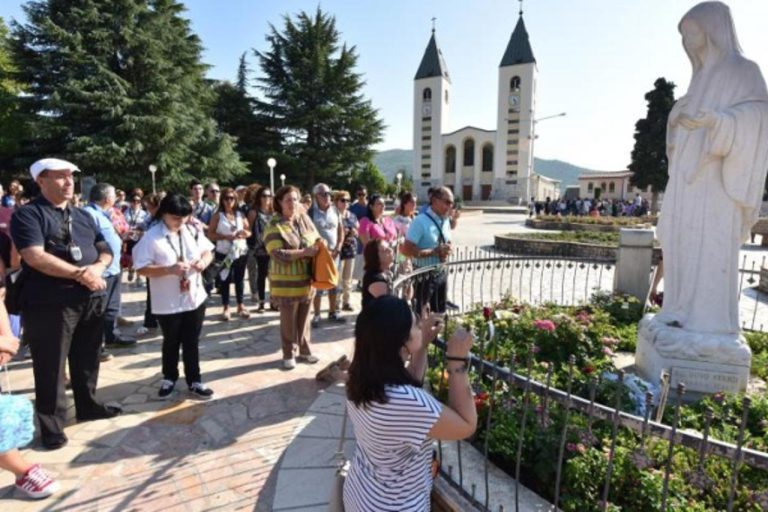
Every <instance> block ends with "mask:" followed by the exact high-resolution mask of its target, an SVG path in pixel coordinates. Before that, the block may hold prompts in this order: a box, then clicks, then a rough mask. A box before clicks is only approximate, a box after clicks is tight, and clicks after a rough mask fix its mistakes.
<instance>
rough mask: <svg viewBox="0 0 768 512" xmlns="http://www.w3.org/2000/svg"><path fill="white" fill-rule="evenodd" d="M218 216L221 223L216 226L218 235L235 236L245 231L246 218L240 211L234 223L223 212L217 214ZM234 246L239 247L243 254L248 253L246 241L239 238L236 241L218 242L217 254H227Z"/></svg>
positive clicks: (236, 214) (237, 212)
mask: <svg viewBox="0 0 768 512" xmlns="http://www.w3.org/2000/svg"><path fill="white" fill-rule="evenodd" d="M216 215H218V216H219V223H218V224H217V225H216V233H218V234H219V235H233V234H235V233H237V232H238V231H241V230H242V229H243V226H244V223H243V219H244V217H243V214H242V213H241V212H240V211H238V210H236V211H235V222H234V223H233V222H232V221H231V220H229V219H228V218H227V216H226V215H225V214H224V212H222V211H219V212H217V213H216ZM232 244H235V245H237V246H239V248H240V249H241V251H242V253H243V254H245V252H246V251H247V247H246V243H245V240H244V239H242V238H238V239H237V240H235V241H232V240H216V252H218V253H220V254H227V253H228V252H229V251H230V250H231V249H232Z"/></svg>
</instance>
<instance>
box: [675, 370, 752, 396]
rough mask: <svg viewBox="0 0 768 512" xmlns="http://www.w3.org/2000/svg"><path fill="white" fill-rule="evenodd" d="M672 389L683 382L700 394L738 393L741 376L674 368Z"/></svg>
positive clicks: (729, 373)
mask: <svg viewBox="0 0 768 512" xmlns="http://www.w3.org/2000/svg"><path fill="white" fill-rule="evenodd" d="M671 373H672V375H671V382H672V389H674V388H676V387H677V385H678V384H679V383H680V382H682V383H683V384H685V387H686V388H688V389H693V390H696V391H698V392H700V393H718V392H720V391H725V392H727V393H738V392H739V391H740V389H739V375H738V374H736V373H731V372H712V371H702V370H699V369H696V368H688V367H685V366H673V367H672V369H671Z"/></svg>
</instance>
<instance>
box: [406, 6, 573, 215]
mask: <svg viewBox="0 0 768 512" xmlns="http://www.w3.org/2000/svg"><path fill="white" fill-rule="evenodd" d="M537 76H538V70H537V68H536V59H535V58H534V56H533V50H532V49H531V44H530V42H529V40H528V32H527V31H526V29H525V23H524V22H523V13H522V12H520V17H519V18H518V20H517V25H516V26H515V29H514V31H513V32H512V36H511V37H510V39H509V44H508V45H507V49H506V51H505V52H504V55H503V56H502V58H501V64H500V65H499V75H498V82H499V83H498V87H499V89H498V97H497V101H496V104H497V106H496V110H497V119H496V129H495V130H487V129H483V128H477V127H474V126H466V127H464V128H461V129H459V130H456V131H453V132H448V126H449V122H448V121H449V113H450V105H451V102H452V101H453V100H454V98H453V97H452V96H451V78H450V75H449V74H448V67H447V66H446V64H445V59H444V58H443V53H442V51H440V47H439V46H438V45H437V40H436V38H435V30H434V28H433V29H432V36H431V38H430V39H429V43H428V44H427V49H426V51H425V52H424V57H423V58H422V59H421V64H420V65H419V69H418V71H417V72H416V77H415V78H414V84H413V85H414V87H413V149H414V151H413V154H414V163H413V181H414V184H415V187H416V192H417V193H418V195H419V197H420V198H426V194H427V190H428V189H429V188H430V187H433V186H441V185H445V186H448V187H450V188H451V189H452V190H453V192H454V194H455V195H456V196H457V197H461V198H462V199H463V200H465V201H480V200H495V201H507V202H511V203H514V204H524V203H526V202H527V201H528V200H530V198H531V197H536V199H537V200H543V199H545V198H546V197H547V196H549V197H551V198H552V199H554V198H555V197H557V196H559V182H558V181H557V180H552V179H550V178H547V177H545V176H540V175H536V174H535V173H534V170H533V146H534V141H535V138H536V134H535V127H536V124H535V117H534V116H535V113H536V80H537Z"/></svg>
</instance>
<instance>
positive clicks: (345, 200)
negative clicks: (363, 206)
mask: <svg viewBox="0 0 768 512" xmlns="http://www.w3.org/2000/svg"><path fill="white" fill-rule="evenodd" d="M349 201H350V200H349V199H339V202H340V203H348V202H349Z"/></svg>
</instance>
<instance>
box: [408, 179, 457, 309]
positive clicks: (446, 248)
mask: <svg viewBox="0 0 768 512" xmlns="http://www.w3.org/2000/svg"><path fill="white" fill-rule="evenodd" d="M454 204H455V202H454V199H453V192H451V189H449V188H447V187H440V188H438V189H435V190H434V191H432V193H431V194H430V196H429V208H427V210H426V211H425V212H424V213H422V214H420V215H417V216H416V217H415V218H414V219H413V221H412V222H411V225H410V226H409V227H408V233H407V234H406V235H405V241H404V242H403V244H402V245H401V246H400V252H401V253H402V254H404V255H405V256H407V257H410V258H413V266H414V267H415V268H423V267H430V266H436V265H439V264H440V263H444V262H446V261H447V260H448V258H449V257H450V255H451V251H452V249H451V222H452V215H451V211H452V209H453V206H454ZM414 292H415V293H414V299H415V302H416V304H415V307H416V310H417V311H420V310H421V308H422V307H423V306H424V304H429V305H430V306H431V308H432V311H435V312H440V313H443V312H445V309H446V301H447V293H448V279H447V276H446V274H445V272H444V271H443V270H441V269H439V268H438V269H436V270H434V271H433V272H430V273H429V274H427V275H426V276H425V277H424V278H423V279H419V280H417V281H416V283H415V285H414Z"/></svg>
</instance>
